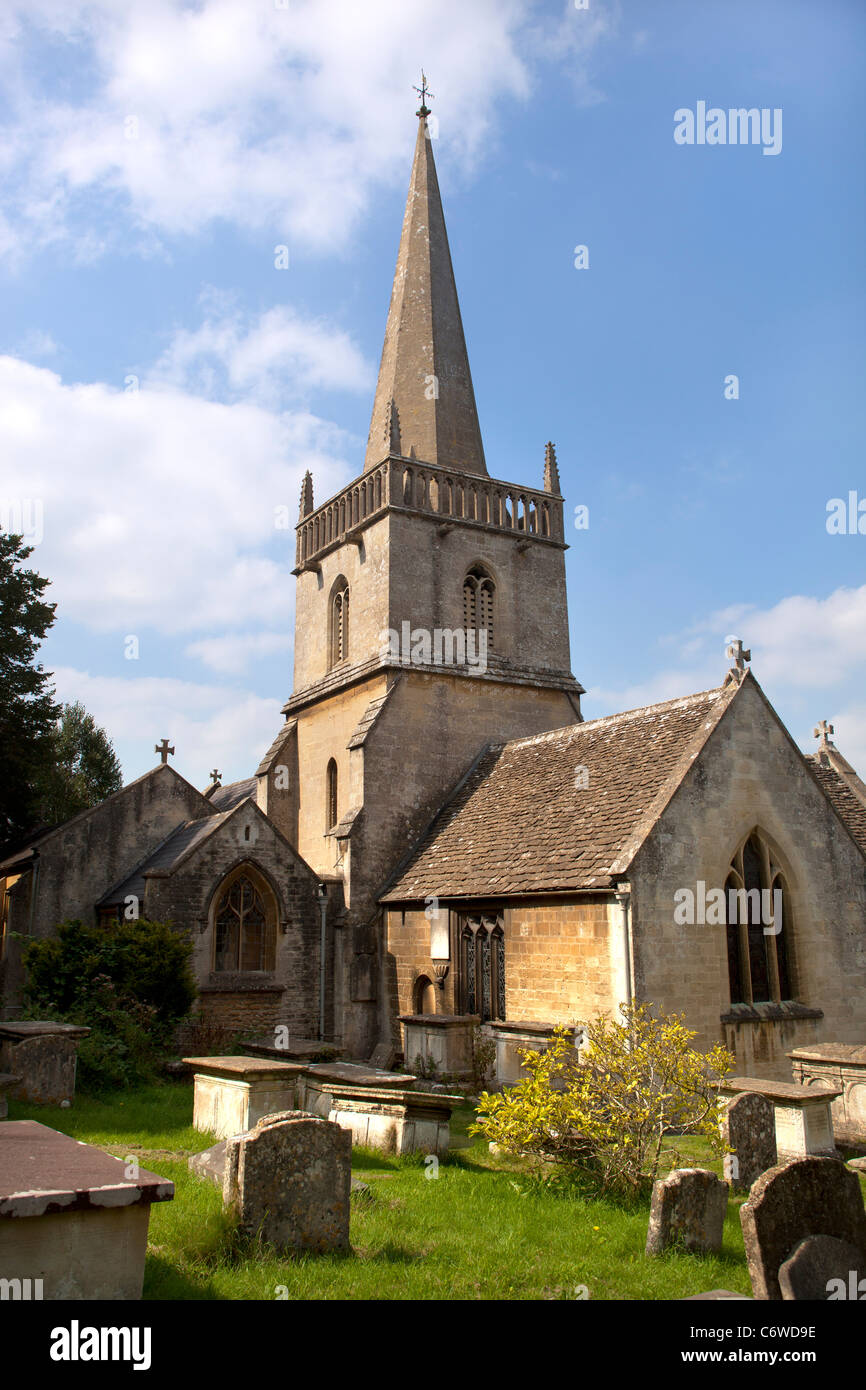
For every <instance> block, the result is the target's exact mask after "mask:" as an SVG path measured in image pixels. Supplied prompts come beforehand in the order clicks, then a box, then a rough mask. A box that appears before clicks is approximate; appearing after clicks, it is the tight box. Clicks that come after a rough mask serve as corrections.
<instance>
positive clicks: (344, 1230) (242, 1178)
mask: <svg viewBox="0 0 866 1390" xmlns="http://www.w3.org/2000/svg"><path fill="white" fill-rule="evenodd" d="M351 1177H352V1136H351V1135H350V1134H349V1132H348V1130H345V1129H342V1128H341V1127H340V1125H337V1124H333V1123H332V1122H331V1121H330V1120H322V1119H319V1118H318V1117H317V1116H313V1115H306V1114H304V1113H303V1112H302V1111H298V1110H284V1111H281V1112H279V1113H278V1114H276V1115H266V1116H265V1117H264V1118H263V1119H261V1120H259V1122H258V1124H257V1125H256V1127H255V1129H253V1130H250V1132H249V1133H248V1134H240V1135H235V1136H234V1137H233V1138H231V1139H229V1140H227V1142H226V1150H225V1172H224V1177H223V1202H224V1203H225V1204H226V1205H231V1206H234V1207H235V1208H236V1210H237V1213H238V1217H239V1221H240V1225H241V1228H242V1229H243V1230H244V1231H246V1232H247V1233H248V1234H250V1235H257V1234H260V1235H261V1237H262V1239H263V1240H265V1241H267V1242H268V1243H269V1244H271V1245H275V1246H276V1247H277V1248H278V1249H280V1250H310V1251H316V1252H319V1253H323V1252H326V1251H333V1250H347V1249H348V1248H349V1193H350V1183H351Z"/></svg>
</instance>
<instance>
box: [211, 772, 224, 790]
mask: <svg viewBox="0 0 866 1390" xmlns="http://www.w3.org/2000/svg"><path fill="white" fill-rule="evenodd" d="M221 777H222V773H221V772H217V770H216V768H214V770H213V772H212V773H211V775H210V780H211V781H212V782H213V784H214V786H215V787H218V786H219V784H220V778H221Z"/></svg>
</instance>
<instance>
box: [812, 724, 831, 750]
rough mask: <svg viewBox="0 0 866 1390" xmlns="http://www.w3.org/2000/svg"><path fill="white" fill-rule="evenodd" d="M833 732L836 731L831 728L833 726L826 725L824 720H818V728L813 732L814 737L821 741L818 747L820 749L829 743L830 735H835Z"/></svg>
mask: <svg viewBox="0 0 866 1390" xmlns="http://www.w3.org/2000/svg"><path fill="white" fill-rule="evenodd" d="M835 732H836V730H835V729H834V728H833V725H832V724H828V723H827V720H826V719H822V720H820V721H819V723H818V727H817V728H816V729H815V730H813V733H814V737H815V738H818V739H820V740H821V742H820V745H819V746H820V747H821V748H826V746H827V744H828V743H829V742H830V735H831V734H835Z"/></svg>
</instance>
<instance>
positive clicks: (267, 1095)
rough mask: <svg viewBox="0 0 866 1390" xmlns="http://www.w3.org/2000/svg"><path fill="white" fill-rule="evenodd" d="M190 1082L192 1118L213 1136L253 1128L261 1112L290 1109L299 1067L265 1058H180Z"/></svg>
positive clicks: (259, 1118)
mask: <svg viewBox="0 0 866 1390" xmlns="http://www.w3.org/2000/svg"><path fill="white" fill-rule="evenodd" d="M183 1060H184V1062H186V1064H187V1065H188V1066H190V1067H192V1069H193V1080H194V1085H195V1091H194V1097H193V1117H192V1123H193V1127H194V1128H195V1129H199V1130H204V1131H207V1130H210V1131H212V1132H213V1133H214V1134H216V1135H217V1137H218V1138H219V1139H227V1138H229V1137H230V1136H231V1135H235V1134H243V1133H244V1132H245V1131H246V1130H249V1129H253V1128H254V1127H255V1125H257V1124H258V1122H259V1120H261V1119H263V1118H264V1116H265V1115H272V1114H274V1113H275V1112H276V1111H278V1110H294V1109H295V1101H296V1088H297V1082H298V1078H299V1076H300V1075H301V1074H302V1073H303V1070H304V1069H303V1067H302V1066H301V1064H300V1063H297V1062H273V1061H270V1060H268V1059H267V1058H265V1057H184V1059H183Z"/></svg>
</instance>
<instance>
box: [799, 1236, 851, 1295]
mask: <svg viewBox="0 0 866 1390" xmlns="http://www.w3.org/2000/svg"><path fill="white" fill-rule="evenodd" d="M852 1275H853V1276H854V1286H855V1289H856V1287H857V1285H858V1283H859V1280H860V1278H861V1276H866V1261H864V1259H863V1254H862V1252H861V1251H859V1250H858V1249H857V1247H856V1245H851V1244H850V1242H849V1241H847V1240H837V1238H836V1236H806V1238H805V1240H801V1241H800V1244H799V1245H796V1246H795V1247H794V1252H793V1254H792V1255H790V1256H789V1257H788V1259H787V1260H785V1261H783V1263H782V1264H781V1265H780V1266H779V1287H780V1288H781V1290H782V1297H783V1298H784V1299H791V1300H795V1301H797V1302H800V1301H802V1300H804V1299H810V1300H812V1301H815V1300H819V1299H820V1300H823V1301H825V1302H826V1301H828V1300H829V1298H830V1294H831V1293H837V1292H838V1289H839V1288H840V1287H841V1289H842V1294H841V1296H842V1298H847V1296H848V1291H849V1289H850V1287H851V1276H852ZM863 1292H864V1294H866V1281H864V1288H863ZM857 1296H858V1295H857V1293H856V1292H855V1294H854V1297H855V1298H856V1297H857Z"/></svg>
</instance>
